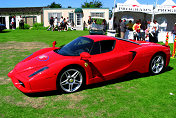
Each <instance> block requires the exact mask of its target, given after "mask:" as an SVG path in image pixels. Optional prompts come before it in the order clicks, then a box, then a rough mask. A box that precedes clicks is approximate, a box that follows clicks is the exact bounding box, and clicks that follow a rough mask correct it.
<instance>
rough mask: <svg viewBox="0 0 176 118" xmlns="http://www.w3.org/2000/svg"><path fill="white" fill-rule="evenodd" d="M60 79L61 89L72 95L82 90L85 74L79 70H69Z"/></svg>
mask: <svg viewBox="0 0 176 118" xmlns="http://www.w3.org/2000/svg"><path fill="white" fill-rule="evenodd" d="M58 79H59V80H58V86H59V88H60V89H61V90H62V91H64V92H66V93H72V92H75V91H78V90H80V89H81V88H82V86H83V84H84V73H83V71H82V70H81V69H79V68H68V69H65V70H64V71H63V72H62V73H61V74H60V77H59V78H58Z"/></svg>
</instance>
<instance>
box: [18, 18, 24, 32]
mask: <svg viewBox="0 0 176 118" xmlns="http://www.w3.org/2000/svg"><path fill="white" fill-rule="evenodd" d="M19 28H20V29H24V20H23V18H22V17H21V16H20V19H19Z"/></svg>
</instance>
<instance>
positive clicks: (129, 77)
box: [25, 66, 173, 97]
mask: <svg viewBox="0 0 176 118" xmlns="http://www.w3.org/2000/svg"><path fill="white" fill-rule="evenodd" d="M171 70H173V67H170V66H168V67H167V68H166V69H165V71H164V72H163V73H165V72H168V71H171ZM149 76H154V75H150V74H149V73H142V74H141V73H138V72H132V73H128V74H126V75H125V76H123V77H120V78H117V79H113V80H108V81H104V82H101V83H95V84H91V85H87V86H86V87H85V88H84V89H82V90H86V89H92V88H98V87H102V86H106V85H110V84H115V83H120V82H125V81H130V80H134V79H139V78H143V77H149ZM82 90H80V91H82ZM62 94H70V93H62V92H60V91H57V90H55V91H47V92H40V93H30V94H25V95H27V96H29V97H45V96H54V95H62Z"/></svg>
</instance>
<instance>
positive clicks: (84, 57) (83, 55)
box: [80, 52, 91, 60]
mask: <svg viewBox="0 0 176 118" xmlns="http://www.w3.org/2000/svg"><path fill="white" fill-rule="evenodd" d="M80 57H81V60H89V58H91V56H90V54H89V53H87V52H82V53H81V54H80Z"/></svg>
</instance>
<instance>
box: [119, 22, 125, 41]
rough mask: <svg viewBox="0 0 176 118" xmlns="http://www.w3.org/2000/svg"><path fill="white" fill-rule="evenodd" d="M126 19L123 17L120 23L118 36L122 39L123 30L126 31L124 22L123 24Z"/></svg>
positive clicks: (123, 36) (123, 35)
mask: <svg viewBox="0 0 176 118" xmlns="http://www.w3.org/2000/svg"><path fill="white" fill-rule="evenodd" d="M125 22H126V20H125V19H124V20H123V21H122V22H121V23H120V38H122V39H124V38H125V32H126V24H125Z"/></svg>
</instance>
